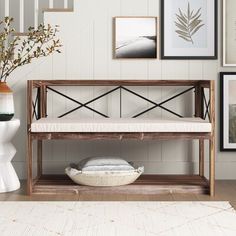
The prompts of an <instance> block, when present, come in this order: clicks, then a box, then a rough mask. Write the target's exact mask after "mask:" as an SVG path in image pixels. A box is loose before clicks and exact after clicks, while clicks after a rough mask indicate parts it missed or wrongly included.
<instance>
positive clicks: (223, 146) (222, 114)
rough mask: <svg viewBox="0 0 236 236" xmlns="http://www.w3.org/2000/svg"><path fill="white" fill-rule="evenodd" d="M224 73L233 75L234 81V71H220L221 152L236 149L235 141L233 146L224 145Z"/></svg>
mask: <svg viewBox="0 0 236 236" xmlns="http://www.w3.org/2000/svg"><path fill="white" fill-rule="evenodd" d="M226 75H234V76H235V81H236V72H220V151H221V152H235V151H236V143H235V148H228V147H225V142H224V131H225V112H224V111H225V109H224V98H225V94H226V91H225V86H224V81H225V80H226V78H225V76H226Z"/></svg>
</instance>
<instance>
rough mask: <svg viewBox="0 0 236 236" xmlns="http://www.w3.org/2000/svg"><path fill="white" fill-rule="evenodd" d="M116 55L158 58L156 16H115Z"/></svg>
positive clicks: (120, 56) (116, 56)
mask: <svg viewBox="0 0 236 236" xmlns="http://www.w3.org/2000/svg"><path fill="white" fill-rule="evenodd" d="M114 21H115V22H114V24H115V40H114V41H115V42H114V44H115V48H114V57H115V58H117V59H119V58H120V59H122V58H150V59H152V58H157V18H156V17H115V18H114Z"/></svg>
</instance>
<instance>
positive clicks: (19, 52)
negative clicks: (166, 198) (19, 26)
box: [0, 17, 62, 82]
mask: <svg viewBox="0 0 236 236" xmlns="http://www.w3.org/2000/svg"><path fill="white" fill-rule="evenodd" d="M12 22H13V18H10V17H5V18H4V20H2V21H0V28H3V30H2V31H1V32H0V81H1V82H6V80H7V78H8V76H9V75H10V74H11V73H12V72H13V71H14V70H16V69H17V68H18V67H21V66H24V65H27V64H29V63H31V62H32V60H33V59H37V58H41V57H47V56H49V55H51V54H52V53H54V52H57V53H61V51H60V48H61V47H62V44H61V42H60V40H59V39H55V38H56V34H57V33H58V26H55V27H52V26H51V25H50V24H47V25H43V24H41V25H39V26H38V28H37V29H35V28H34V27H30V28H29V29H28V33H27V35H26V36H24V37H19V36H14V33H15V29H14V28H13V27H12V26H11V25H12Z"/></svg>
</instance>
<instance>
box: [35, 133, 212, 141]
mask: <svg viewBox="0 0 236 236" xmlns="http://www.w3.org/2000/svg"><path fill="white" fill-rule="evenodd" d="M31 136H32V139H37V140H53V139H57V140H64V139H66V140H76V139H77V140H126V139H127V140H174V139H182V140H193V139H209V138H210V133H196V132H195V133H191V132H189V133H181V132H178V133H171V132H169V133H164V132H162V133H158V132H156V133H140V132H136V133H57V132H53V133H43V132H41V133H31Z"/></svg>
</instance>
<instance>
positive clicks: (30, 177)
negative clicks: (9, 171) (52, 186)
mask: <svg viewBox="0 0 236 236" xmlns="http://www.w3.org/2000/svg"><path fill="white" fill-rule="evenodd" d="M32 145H33V140H32V138H31V135H30V133H28V148H27V193H28V195H31V194H32V190H33V175H32V158H33V147H32Z"/></svg>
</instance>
